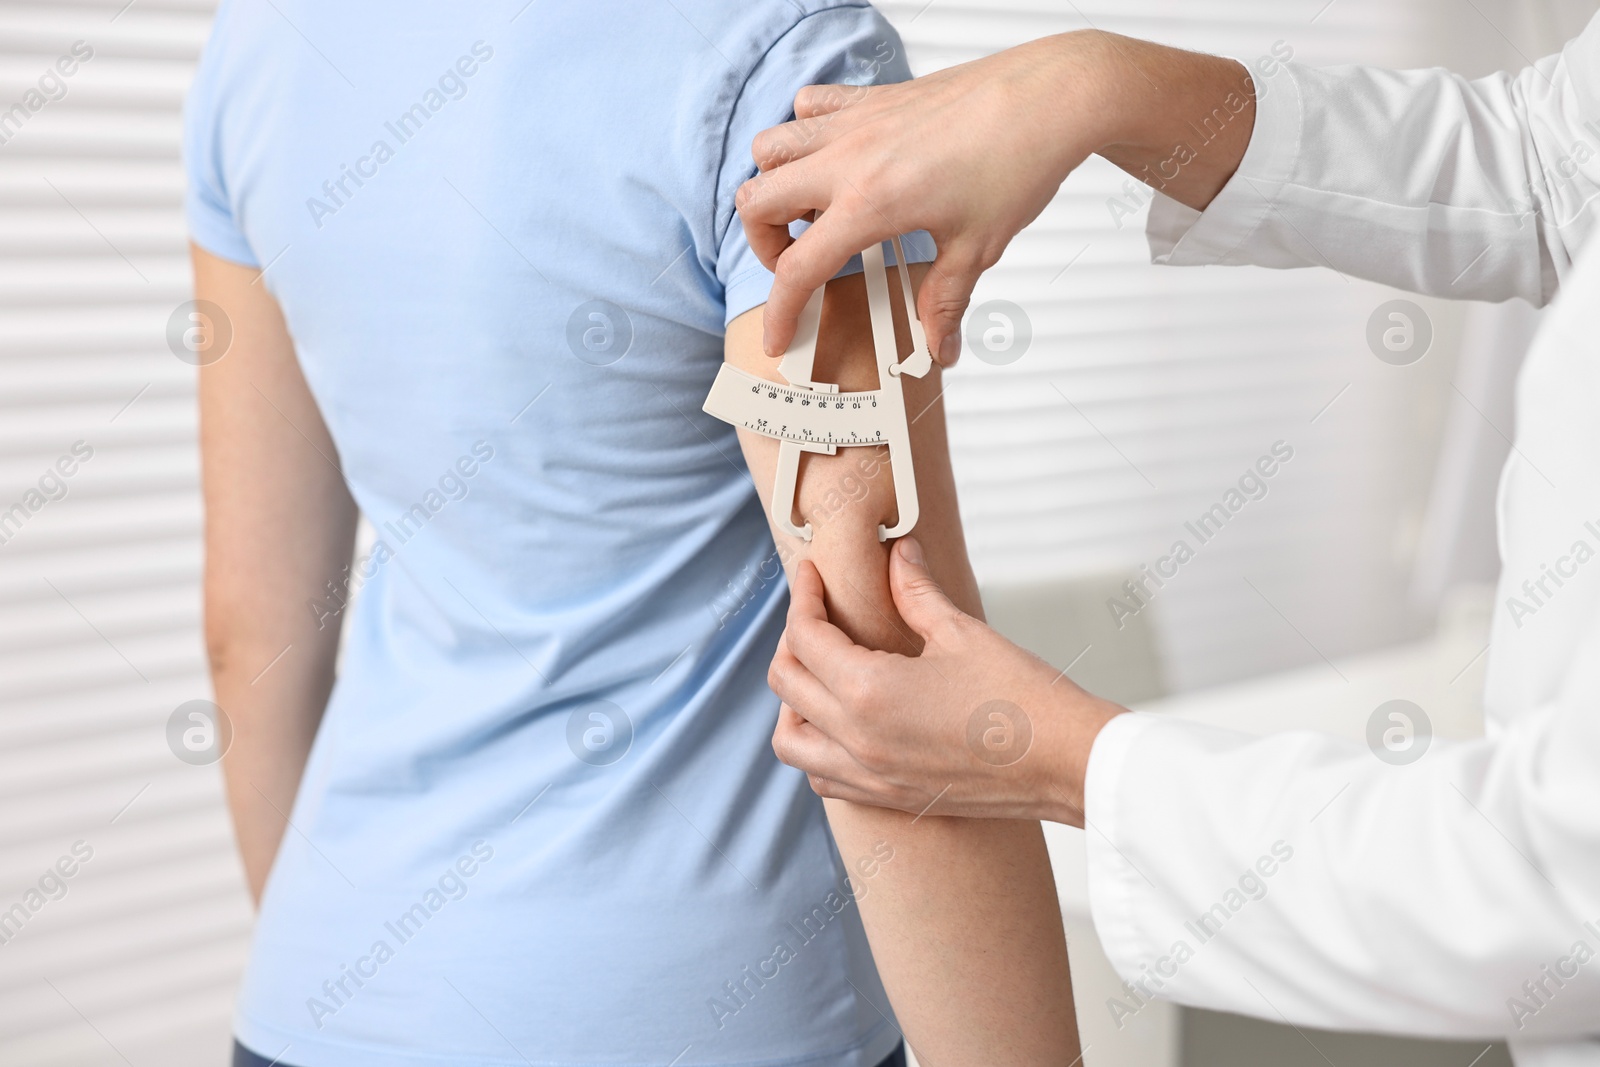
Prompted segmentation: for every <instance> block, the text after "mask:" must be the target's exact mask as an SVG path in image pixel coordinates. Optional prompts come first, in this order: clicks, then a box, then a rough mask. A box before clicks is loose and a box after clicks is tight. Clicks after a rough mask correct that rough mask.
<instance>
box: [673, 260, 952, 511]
mask: <svg viewBox="0 0 1600 1067" xmlns="http://www.w3.org/2000/svg"><path fill="white" fill-rule="evenodd" d="M888 243H889V242H882V243H879V244H875V245H873V246H872V247H871V248H868V249H867V250H866V251H864V252H862V253H861V263H862V267H863V268H864V274H865V277H866V282H867V310H868V312H869V313H870V315H871V318H872V346H873V348H874V349H875V350H876V352H877V357H878V358H877V363H878V388H876V389H873V390H871V391H870V392H849V393H842V392H840V391H839V387H838V386H837V385H833V384H830V383H828V382H816V381H812V380H811V375H812V365H813V363H815V361H816V356H817V332H818V329H819V327H820V326H821V324H822V294H823V290H821V289H818V290H817V291H816V292H815V293H812V294H811V299H810V301H808V302H807V304H806V306H805V310H804V311H802V312H801V313H800V320H799V323H798V325H797V326H796V328H795V335H794V341H793V342H792V343H791V344H790V345H789V351H788V352H786V353H785V354H784V357H783V359H782V360H781V361H780V362H779V363H778V373H779V374H781V375H782V376H783V378H784V380H785V381H786V382H787V383H788V384H784V383H782V382H772V381H768V380H766V379H765V378H757V377H755V376H754V375H752V374H746V373H745V372H744V371H742V370H739V369H737V368H735V367H733V366H730V365H728V364H726V363H724V364H723V365H722V369H721V370H719V371H718V372H717V379H716V381H715V382H713V383H712V385H711V393H710V395H708V396H707V397H706V402H705V405H704V408H705V411H706V413H707V414H708V415H712V416H715V417H716V418H719V419H721V420H722V421H723V422H729V423H732V424H733V425H735V426H739V427H743V428H744V429H746V430H749V431H751V432H752V433H758V434H761V435H762V436H764V437H772V438H776V439H777V441H778V443H779V448H778V477H777V481H776V483H775V484H774V485H773V488H772V519H773V521H774V522H775V523H777V525H778V528H779V529H781V530H784V531H787V532H788V533H790V534H792V535H793V536H795V537H798V538H801V539H802V540H805V541H809V540H811V532H812V531H811V524H810V523H809V522H808V523H806V524H805V525H804V526H796V525H795V524H794V520H793V518H792V516H793V515H794V511H795V489H796V486H797V483H798V481H799V478H800V454H801V453H802V452H821V453H823V454H824V455H829V456H831V455H834V454H835V453H837V452H838V451H839V449H841V448H852V447H858V446H863V445H873V446H884V445H887V446H888V448H889V460H890V463H891V464H892V465H893V468H894V496H895V507H896V510H897V512H898V516H897V518H896V520H895V524H894V527H893V528H892V529H891V528H889V527H885V526H883V525H882V524H879V526H878V540H879V541H887V540H888V539H889V538H891V537H901V536H903V535H905V534H907V533H910V532H911V528H912V527H913V526H915V525H916V524H917V479H916V473H915V471H914V470H913V468H912V465H911V430H910V424H909V422H908V421H907V419H906V403H905V396H904V394H903V393H902V392H901V389H900V379H901V377H902V376H903V375H907V374H909V375H911V376H912V377H913V378H920V377H922V376H923V375H924V374H927V373H928V370H929V368H930V367H932V366H933V358H932V356H931V355H930V353H929V352H928V340H927V337H926V336H924V334H923V330H922V323H920V322H919V321H917V313H916V304H915V302H914V301H913V300H912V296H911V272H910V271H908V270H907V269H906V256H905V249H904V248H903V247H902V246H901V243H900V238H898V237H896V238H894V241H893V244H894V253H895V264H896V266H897V267H898V268H899V271H898V273H899V275H900V287H901V291H902V292H903V294H904V296H905V306H906V319H907V321H908V322H909V323H910V326H911V354H910V355H909V356H907V357H906V359H905V361H904V362H901V361H900V356H899V352H898V350H897V348H896V346H895V338H894V315H893V313H892V312H891V310H890V307H889V271H888V268H887V267H886V266H885V265H884V264H885V259H884V247H885V245H886V244H888Z"/></svg>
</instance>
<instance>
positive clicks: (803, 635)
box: [774, 559, 872, 692]
mask: <svg viewBox="0 0 1600 1067" xmlns="http://www.w3.org/2000/svg"><path fill="white" fill-rule="evenodd" d="M785 653H787V654H788V655H789V656H791V657H792V658H793V659H794V660H795V661H797V665H798V666H799V667H801V668H802V669H804V670H805V671H807V672H808V673H809V674H811V675H813V676H815V677H816V679H817V680H818V681H819V682H820V683H821V684H822V685H823V686H825V687H826V688H827V689H828V690H829V691H830V692H832V691H834V690H836V688H837V686H838V684H839V683H840V682H841V681H842V680H843V677H844V675H845V674H846V673H847V672H850V671H853V670H859V669H860V668H861V666H862V665H863V664H864V663H865V662H866V661H868V660H870V659H871V658H872V653H871V652H870V651H869V650H867V649H864V648H861V647H859V646H858V645H857V644H856V643H855V642H854V641H852V640H850V638H849V636H848V635H846V634H845V632H844V631H843V630H841V629H839V628H838V627H837V626H835V625H833V623H831V622H829V621H828V609H827V606H826V604H825V603H824V601H823V585H822V575H821V573H820V572H819V571H818V570H817V568H816V565H815V564H813V563H812V562H811V561H810V560H805V559H803V560H801V561H800V563H799V565H798V566H797V567H796V568H795V573H794V578H793V579H792V580H791V581H790V583H789V618H788V625H787V627H786V628H785V629H784V631H783V645H782V647H781V648H780V649H779V652H778V655H779V657H782V656H783V655H784V654H785ZM776 664H777V659H774V665H775V666H776Z"/></svg>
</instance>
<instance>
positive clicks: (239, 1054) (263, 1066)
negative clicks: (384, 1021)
mask: <svg viewBox="0 0 1600 1067" xmlns="http://www.w3.org/2000/svg"><path fill="white" fill-rule="evenodd" d="M233 1067H293V1065H292V1064H288V1063H284V1062H283V1061H282V1060H269V1059H267V1058H266V1057H264V1056H258V1055H256V1054H255V1053H254V1052H251V1051H250V1050H249V1049H247V1048H245V1047H244V1046H243V1045H241V1044H239V1042H237V1041H235V1042H234V1043H233ZM878 1067H906V1047H905V1046H904V1045H901V1046H900V1047H899V1048H897V1049H895V1050H894V1051H893V1052H891V1053H889V1058H888V1059H886V1060H884V1061H883V1062H882V1063H880V1064H878Z"/></svg>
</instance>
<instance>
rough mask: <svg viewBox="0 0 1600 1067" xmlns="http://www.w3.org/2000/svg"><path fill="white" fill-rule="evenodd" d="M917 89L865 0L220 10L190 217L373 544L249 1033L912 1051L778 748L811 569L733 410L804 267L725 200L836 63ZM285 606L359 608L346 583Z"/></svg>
mask: <svg viewBox="0 0 1600 1067" xmlns="http://www.w3.org/2000/svg"><path fill="white" fill-rule="evenodd" d="M908 76H909V73H908V70H907V68H906V65H905V61H904V58H903V55H902V47H901V43H900V41H899V39H898V38H897V37H896V35H895V33H894V32H893V30H891V29H890V27H889V26H888V25H887V24H886V23H885V22H884V20H883V19H882V17H881V16H879V15H878V14H877V13H876V12H875V11H874V10H873V9H872V8H871V7H869V6H867V5H866V4H863V3H850V2H844V0H798V2H797V0H584V2H581V3H579V2H572V0H565V2H560V0H532V2H529V0H486V2H483V3H478V4H471V5H462V4H442V3H434V2H427V3H423V2H419V0H400V2H389V3H382V4H380V3H376V2H373V0H339V2H332V3H330V2H326V0H319V2H313V0H226V2H225V3H224V4H223V6H222V9H221V11H220V13H219V14H218V16H217V23H216V28H215V31H214V33H213V36H212V39H211V41H210V43H209V45H208V46H207V48H206V51H205V56H204V60H203V62H202V64H201V68H200V71H199V75H198V78H197V81H196V83H195V86H194V89H193V92H192V94H191V97H190V100H189V107H188V113H187V135H186V155H187V166H188V172H189V181H190V194H189V198H188V217H189V224H190V227H191V232H192V234H193V238H194V240H195V241H196V242H197V243H198V244H199V245H200V246H201V247H202V248H205V249H207V250H208V251H210V252H212V253H214V254H216V255H219V256H222V257H224V258H227V259H230V260H235V261H238V262H241V263H245V264H250V265H255V266H259V267H262V268H265V274H264V277H263V282H262V283H263V284H264V285H265V286H266V287H267V289H268V290H270V292H271V293H272V294H273V296H275V297H276V299H277V300H278V302H279V303H280V304H281V306H282V308H283V311H284V313H285V316H286V318H287V322H288V328H289V331H290V333H291V334H292V335H293V337H294V341H295V345H296V348H297V351H298V353H299V359H300V364H301V366H302V367H303V369H304V372H305V376H306V378H307V380H308V382H309V383H310V386H311V389H312V391H313V393H314V394H315V396H316V400H317V403H318V405H319V407H320V409H321V412H322V415H323V418H324V419H325V420H326V422H327V424H328V428H329V429H330V430H331V431H332V435H333V439H334V442H335V444H336V446H337V449H338V457H337V459H338V461H339V462H340V464H341V465H342V467H343V470H344V474H345V477H346V479H347V480H348V482H349V484H350V487H351V489H352V491H353V493H354V495H355V499H356V501H357V503H358V504H359V505H360V508H361V511H362V513H363V514H364V515H365V516H366V517H367V519H368V520H369V521H370V523H371V525H372V527H373V529H374V530H375V532H376V535H377V538H378V541H377V543H376V545H374V547H373V549H372V551H371V553H370V554H364V555H363V556H362V557H360V558H359V559H358V561H357V563H356V565H355V567H354V568H353V574H354V577H353V580H352V584H353V585H359V586H360V595H359V598H358V599H357V600H356V601H355V606H354V607H353V608H351V609H350V610H351V611H353V617H352V618H350V619H349V620H348V622H349V636H348V642H347V645H346V647H345V649H344V652H343V661H342V667H341V672H340V675H339V680H338V685H337V687H336V689H335V690H334V693H333V696H332V699H331V700H330V702H329V706H328V709H327V714H326V717H325V719H324V720H323V722H322V726H321V730H320V732H319V733H318V735H317V739H316V745H315V748H314V750H313V752H312V755H311V760H310V763H309V765H308V767H307V770H306V775H305V779H304V783H303V784H302V786H301V789H300V794H299V797H298V799H297V801H296V804H295V807H294V811H293V813H292V816H291V820H292V829H290V830H288V831H287V832H286V833H285V835H284V838H283V845H282V849H281V851H280V853H279V855H278V859H277V864H276V866H275V867H274V869H273V871H272V875H271V878H270V880H269V883H268V885H267V889H266V895H265V899H264V901H263V902H262V908H261V913H260V918H259V920H258V922H257V926H256V931H255V944H254V949H253V952H252V955H251V960H250V965H249V970H248V973H247V975H246V977H245V981H244V986H243V990H242V993H241V995H240V1000H239V1005H238V1013H237V1021H236V1032H237V1034H238V1036H239V1038H240V1039H241V1041H243V1043H244V1044H246V1045H247V1046H249V1047H251V1048H252V1049H253V1050H255V1051H257V1052H259V1053H262V1054H263V1055H265V1056H266V1057H268V1058H272V1057H274V1056H278V1057H281V1059H282V1060H283V1061H284V1062H287V1063H292V1064H296V1065H300V1067H413V1065H414V1067H442V1065H451V1067H462V1065H467V1067H488V1065H505V1067H517V1065H523V1064H535V1065H540V1067H544V1065H624V1064H626V1065H641V1067H642V1065H659V1067H665V1065H668V1064H675V1065H680V1067H689V1065H693V1064H752V1065H753V1064H770V1065H778V1064H815V1065H818V1067H869V1065H872V1064H875V1063H877V1062H878V1061H879V1060H880V1059H882V1058H883V1057H884V1056H885V1055H886V1054H887V1053H888V1052H890V1051H891V1050H892V1048H893V1046H894V1044H895V1042H896V1041H897V1039H898V1035H897V1033H896V1031H895V1028H894V1026H893V1024H892V1023H891V1022H890V1012H889V1006H888V1003H887V1000H886V998H885V996H884V992H883V988H882V986H881V985H880V984H879V981H878V978H877V975H876V972H875V971H874V968H873V963H872V959H871V956H870V954H869V951H868V948H867V944H866V940H865V938H864V936H863V933H862V928H861V924H860V920H859V918H858V914H857V907H856V904H855V903H854V901H853V900H852V899H851V895H850V890H849V889H848V888H847V886H846V881H845V871H844V870H843V867H842V865H841V863H840V861H839V857H838V854H837V852H836V850H835V848H834V846H833V843H832V839H831V837H830V836H829V833H828V829H827V826H826V823H825V821H824V819H823V815H822V809H821V806H820V804H819V802H818V801H817V800H816V798H815V797H814V796H813V795H812V794H811V793H810V791H809V790H808V788H807V786H806V782H805V780H804V778H803V776H802V775H800V774H798V773H797V772H794V771H792V770H790V769H788V768H784V767H781V766H780V765H779V764H778V763H777V762H776V761H775V759H774V757H773V754H772V751H771V748H770V737H771V732H772V728H773V724H774V721H775V718H776V710H777V704H776V700H775V698H774V697H773V696H772V694H771V693H770V692H769V690H768V688H767V685H766V681H765V676H766V670H767V665H768V662H769V660H770V657H771V654H772V651H773V649H774V647H775V644H776V642H777V639H778V635H779V633H780V631H781V628H782V623H783V613H784V611H785V608H786V604H787V591H786V588H785V585H784V582H783V578H782V573H781V569H780V567H779V563H778V560H777V559H776V558H775V556H774V553H773V546H772V541H771V539H770V537H769V535H768V531H767V526H766V523H765V521H764V519H763V516H762V512H761V509H760V507H759V505H758V502H757V499H756V495H755V492H754V489H753V488H752V486H751V483H750V477H749V474H748V472H747V470H746V467H745V464H744V462H743V459H742V458H741V455H740V451H739V446H738V443H737V441H736V439H735V436H734V433H733V431H732V429H731V428H730V427H728V426H726V425H723V424H721V423H719V422H716V421H715V420H713V419H711V418H710V417H708V416H706V415H704V414H702V413H701V411H700V404H701V402H702V400H703V398H704V396H705V394H706V391H707V389H708V388H709V386H710V383H711V380H712V377H713V376H714V374H715V372H716V370H717V368H718V366H719V365H720V363H721V362H722V358H723V354H722V343H723V332H724V325H725V323H726V322H727V321H728V320H730V319H731V318H732V317H733V316H735V315H737V314H739V313H740V312H743V311H745V310H747V309H749V308H751V307H753V306H755V305H757V304H759V303H761V302H762V301H764V300H765V299H766V294H767V289H768V286H769V285H770V283H771V276H770V275H769V274H768V273H767V272H766V271H765V270H763V269H762V268H761V266H760V265H759V263H758V262H757V261H756V259H755V257H754V256H753V254H752V253H751V252H750V250H749V248H748V247H747V246H746V244H745V241H744V237H743V234H742V232H741V229H740V226H739V224H738V221H737V219H736V218H735V215H734V206H733V204H734V192H735V190H736V189H737V187H738V185H739V183H740V182H741V181H742V180H743V179H744V178H746V177H747V176H749V174H751V173H753V170H754V168H753V165H752V164H751V162H750V155H749V151H750V142H751V139H752V137H753V136H754V135H755V133H756V132H757V131H759V130H761V129H762V128H764V127H767V126H769V125H772V124H774V123H777V122H780V121H782V120H784V119H785V118H787V117H788V116H789V113H790V108H791V104H792V99H793V95H794V93H795V91H796V90H797V89H799V88H800V87H801V86H803V85H806V84H808V83H812V82H851V83H866V82H881V81H897V80H901V79H904V78H906V77H908ZM262 402H263V403H266V402H267V400H265V399H264V400H263V401H262ZM306 506H307V507H308V508H310V507H311V506H312V502H311V501H307V502H306ZM285 595H293V596H295V597H296V598H297V599H306V598H307V597H308V596H309V598H310V600H309V602H308V603H306V605H305V607H304V609H303V610H305V611H306V612H308V614H310V615H314V616H316V617H318V618H319V619H321V620H322V622H323V624H324V625H329V626H333V625H341V624H342V623H344V622H345V621H346V620H345V610H344V609H342V608H341V603H342V602H343V601H345V600H347V599H348V596H347V594H346V592H345V590H344V588H343V585H342V583H339V582H336V583H335V585H334V586H333V587H332V588H331V589H325V590H321V591H307V590H285ZM294 654H295V653H294V651H292V650H291V652H290V653H289V655H294ZM892 850H893V843H892V842H885V843H884V844H883V845H882V846H880V850H879V856H878V859H879V860H881V861H883V862H893V859H892ZM872 869H873V868H870V867H869V869H868V871H869V872H870V870H872ZM853 877H854V881H855V884H856V886H857V888H858V889H862V887H864V890H863V891H868V892H870V889H871V885H870V877H871V875H870V873H867V872H854V873H853Z"/></svg>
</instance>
